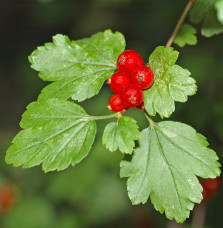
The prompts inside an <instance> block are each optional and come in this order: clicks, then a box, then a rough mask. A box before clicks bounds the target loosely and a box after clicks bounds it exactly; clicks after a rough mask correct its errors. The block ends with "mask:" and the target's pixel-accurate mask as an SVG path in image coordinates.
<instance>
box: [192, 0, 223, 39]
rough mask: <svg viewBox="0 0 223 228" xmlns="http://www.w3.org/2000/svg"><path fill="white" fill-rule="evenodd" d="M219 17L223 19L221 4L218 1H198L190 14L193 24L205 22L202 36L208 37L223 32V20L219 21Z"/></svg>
mask: <svg viewBox="0 0 223 228" xmlns="http://www.w3.org/2000/svg"><path fill="white" fill-rule="evenodd" d="M218 4H219V5H218ZM216 9H217V10H218V12H217V11H216ZM219 16H220V18H221V3H217V2H216V0H197V1H196V2H195V4H194V7H193V8H192V9H191V12H190V20H191V22H192V23H195V24H197V23H200V22H202V21H203V25H202V29H201V34H202V35H203V36H206V37H211V36H213V35H217V34H219V33H221V32H223V25H222V24H221V23H220V21H221V20H220V21H219V20H218V19H219Z"/></svg>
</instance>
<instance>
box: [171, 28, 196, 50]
mask: <svg viewBox="0 0 223 228" xmlns="http://www.w3.org/2000/svg"><path fill="white" fill-rule="evenodd" d="M196 32H197V31H196V29H195V28H194V27H193V26H192V25H189V24H184V25H183V26H182V27H181V29H180V31H179V32H178V34H177V36H176V38H175V40H174V43H175V44H177V45H178V46H180V47H184V46H185V45H186V44H189V45H195V44H197V37H196V35H195V34H196Z"/></svg>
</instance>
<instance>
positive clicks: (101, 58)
mask: <svg viewBox="0 0 223 228" xmlns="http://www.w3.org/2000/svg"><path fill="white" fill-rule="evenodd" d="M124 49H125V39H124V36H123V35H122V34H121V33H119V32H116V33H112V32H111V31H110V30H106V31H105V32H99V33H96V34H94V35H93V36H91V37H90V38H85V39H81V40H77V41H70V39H69V38H68V37H67V36H64V35H61V34H58V35H56V36H54V37H53V43H46V44H45V46H41V47H38V48H37V49H36V50H35V51H34V52H33V53H32V54H31V55H30V56H29V61H30V63H31V67H32V68H33V69H35V70H36V71H39V77H40V78H42V79H43V80H45V81H56V82H54V83H51V84H50V85H48V86H47V87H45V88H44V89H43V90H42V93H41V94H40V96H39V99H42V100H44V99H48V98H59V99H65V100H66V99H68V98H70V97H72V99H74V100H78V101H79V102H80V101H84V100H86V99H88V98H91V97H93V96H95V95H97V94H98V93H99V91H100V89H101V87H102V85H103V83H104V81H105V80H106V79H108V78H110V77H111V75H112V73H113V72H114V69H116V59H117V58H118V56H119V54H120V53H122V52H123V51H124Z"/></svg>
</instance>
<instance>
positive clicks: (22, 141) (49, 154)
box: [6, 99, 96, 172]
mask: <svg viewBox="0 0 223 228" xmlns="http://www.w3.org/2000/svg"><path fill="white" fill-rule="evenodd" d="M20 125H21V127H22V128H25V130H22V131H21V132H20V133H19V134H18V135H17V136H16V137H15V138H14V140H13V145H12V146H11V147H10V148H9V149H8V150H7V152H6V162H7V163H8V164H13V165H14V166H20V165H23V167H24V168H27V167H32V166H36V165H40V164H41V163H42V167H43V170H44V171H45V172H48V171H52V170H63V169H65V168H67V167H68V166H69V165H70V164H72V165H73V166H74V165H75V164H77V163H79V162H80V161H81V160H82V159H83V158H84V157H86V156H87V154H88V152H89V150H90V148H91V146H92V143H93V141H94V138H95V134H96V124H95V121H93V120H91V119H90V117H89V116H88V115H87V114H86V113H85V111H84V110H83V108H81V107H80V106H79V105H77V104H74V103H73V102H70V101H61V100H58V99H49V100H47V101H37V102H33V103H31V104H30V105H29V106H28V107H27V111H26V112H25V113H24V114H23V118H22V121H21V123H20Z"/></svg>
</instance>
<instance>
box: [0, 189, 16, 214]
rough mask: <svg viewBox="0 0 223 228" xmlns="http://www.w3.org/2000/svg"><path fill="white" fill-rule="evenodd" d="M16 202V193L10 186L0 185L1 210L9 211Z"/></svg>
mask: <svg viewBox="0 0 223 228" xmlns="http://www.w3.org/2000/svg"><path fill="white" fill-rule="evenodd" d="M13 204H14V194H13V191H12V189H11V188H10V187H8V186H7V185H3V186H1V187H0V210H1V211H3V212H7V211H9V210H10V209H11V208H12V206H13Z"/></svg>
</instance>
